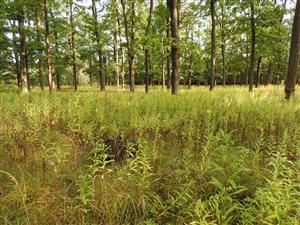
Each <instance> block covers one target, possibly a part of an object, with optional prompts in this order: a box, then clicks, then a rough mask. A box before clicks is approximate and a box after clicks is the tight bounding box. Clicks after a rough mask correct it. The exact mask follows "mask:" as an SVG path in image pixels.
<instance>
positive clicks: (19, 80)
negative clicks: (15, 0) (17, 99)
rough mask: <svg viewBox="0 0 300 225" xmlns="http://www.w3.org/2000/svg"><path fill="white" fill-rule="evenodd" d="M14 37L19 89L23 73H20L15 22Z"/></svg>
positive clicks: (14, 25) (14, 24)
mask: <svg viewBox="0 0 300 225" xmlns="http://www.w3.org/2000/svg"><path fill="white" fill-rule="evenodd" d="M12 27H13V29H12V30H13V31H12V35H13V45H14V58H15V72H16V75H17V84H18V87H19V88H20V87H21V71H20V61H19V53H18V51H17V48H18V46H17V37H16V23H15V20H13V22H12Z"/></svg>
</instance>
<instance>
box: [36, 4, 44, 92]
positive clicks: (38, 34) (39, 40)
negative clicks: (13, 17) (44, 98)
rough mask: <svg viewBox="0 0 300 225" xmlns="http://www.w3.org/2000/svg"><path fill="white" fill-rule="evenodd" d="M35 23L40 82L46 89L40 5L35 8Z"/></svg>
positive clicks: (42, 88)
mask: <svg viewBox="0 0 300 225" xmlns="http://www.w3.org/2000/svg"><path fill="white" fill-rule="evenodd" d="M35 21H36V22H35V25H36V37H37V43H38V61H39V62H38V64H39V82H40V88H41V90H42V91H43V90H44V67H43V49H42V48H43V47H42V35H41V31H40V29H41V28H40V27H41V19H40V15H39V6H36V8H35Z"/></svg>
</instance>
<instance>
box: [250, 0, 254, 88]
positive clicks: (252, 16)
mask: <svg viewBox="0 0 300 225" xmlns="http://www.w3.org/2000/svg"><path fill="white" fill-rule="evenodd" d="M250 8H251V35H252V38H251V61H250V68H249V91H250V92H251V91H253V80H254V79H253V78H254V64H255V57H256V56H255V54H256V27H255V6H254V2H253V1H251V2H250Z"/></svg>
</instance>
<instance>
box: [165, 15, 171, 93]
mask: <svg viewBox="0 0 300 225" xmlns="http://www.w3.org/2000/svg"><path fill="white" fill-rule="evenodd" d="M169 24H170V16H169V15H168V16H167V28H166V35H167V39H168V40H169V38H170V27H169ZM171 72H172V65H171V55H170V49H169V47H167V89H170V88H171Z"/></svg>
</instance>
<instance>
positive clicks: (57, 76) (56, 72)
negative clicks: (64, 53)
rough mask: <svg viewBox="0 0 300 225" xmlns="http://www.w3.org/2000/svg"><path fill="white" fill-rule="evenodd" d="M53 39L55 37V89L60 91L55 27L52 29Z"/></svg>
mask: <svg viewBox="0 0 300 225" xmlns="http://www.w3.org/2000/svg"><path fill="white" fill-rule="evenodd" d="M54 39H55V65H56V67H55V70H54V71H55V77H56V89H57V91H60V89H61V87H60V74H59V72H58V70H57V64H58V63H59V62H58V56H59V47H58V36H57V31H56V29H55V30H54Z"/></svg>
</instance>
